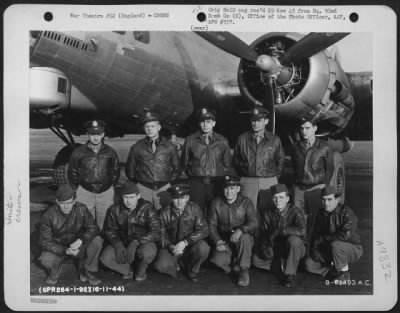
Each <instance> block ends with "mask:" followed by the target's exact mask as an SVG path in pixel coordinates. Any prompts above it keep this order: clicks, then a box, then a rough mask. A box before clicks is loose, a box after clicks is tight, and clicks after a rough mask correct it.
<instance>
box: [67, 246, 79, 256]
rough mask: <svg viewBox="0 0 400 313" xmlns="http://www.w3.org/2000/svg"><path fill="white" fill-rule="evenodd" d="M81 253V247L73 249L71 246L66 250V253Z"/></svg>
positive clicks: (74, 254)
mask: <svg viewBox="0 0 400 313" xmlns="http://www.w3.org/2000/svg"><path fill="white" fill-rule="evenodd" d="M78 253H79V249H72V248H71V247H69V248H67V250H66V251H65V254H66V255H72V256H76V255H77V254H78Z"/></svg>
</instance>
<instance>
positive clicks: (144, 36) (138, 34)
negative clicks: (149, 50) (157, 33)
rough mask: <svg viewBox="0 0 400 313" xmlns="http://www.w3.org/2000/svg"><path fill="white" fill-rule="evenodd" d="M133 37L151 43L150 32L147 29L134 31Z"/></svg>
mask: <svg viewBox="0 0 400 313" xmlns="http://www.w3.org/2000/svg"><path fill="white" fill-rule="evenodd" d="M133 37H134V38H135V39H136V40H137V41H140V42H143V43H149V42H150V33H149V32H147V31H135V32H133Z"/></svg>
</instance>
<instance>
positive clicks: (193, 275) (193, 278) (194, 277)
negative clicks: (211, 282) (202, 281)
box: [187, 271, 199, 283]
mask: <svg viewBox="0 0 400 313" xmlns="http://www.w3.org/2000/svg"><path fill="white" fill-rule="evenodd" d="M187 277H188V278H189V280H190V281H191V282H193V283H197V282H198V281H199V279H198V278H197V273H194V272H192V271H189V272H187Z"/></svg>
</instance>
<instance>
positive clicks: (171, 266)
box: [153, 240, 210, 277]
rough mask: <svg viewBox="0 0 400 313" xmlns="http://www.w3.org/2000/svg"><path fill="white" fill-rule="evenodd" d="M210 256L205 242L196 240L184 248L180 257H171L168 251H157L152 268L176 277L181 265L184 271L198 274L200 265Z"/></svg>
mask: <svg viewBox="0 0 400 313" xmlns="http://www.w3.org/2000/svg"><path fill="white" fill-rule="evenodd" d="M209 254H210V246H209V245H208V244H207V243H206V242H205V240H198V241H196V242H195V243H194V244H192V245H190V246H188V247H186V248H185V250H184V252H183V254H182V255H181V256H176V255H173V254H172V253H171V252H170V251H169V250H168V249H166V248H162V249H160V250H158V254H157V258H156V260H155V261H154V264H153V266H154V268H155V269H156V270H157V271H158V272H160V273H163V274H168V275H171V276H173V277H176V275H177V272H178V269H179V268H180V267H181V266H182V265H183V266H184V267H185V270H187V271H191V272H193V273H195V274H198V273H199V271H200V266H201V264H202V263H203V262H204V261H205V260H207V258H208V255H209Z"/></svg>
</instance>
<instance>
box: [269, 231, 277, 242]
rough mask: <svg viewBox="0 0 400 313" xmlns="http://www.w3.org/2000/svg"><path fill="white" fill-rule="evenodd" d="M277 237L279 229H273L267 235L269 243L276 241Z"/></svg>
mask: <svg viewBox="0 0 400 313" xmlns="http://www.w3.org/2000/svg"><path fill="white" fill-rule="evenodd" d="M278 235H279V228H275V229H274V230H272V231H271V232H270V233H269V239H270V241H271V242H273V241H274V240H275V239H276V237H278Z"/></svg>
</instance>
